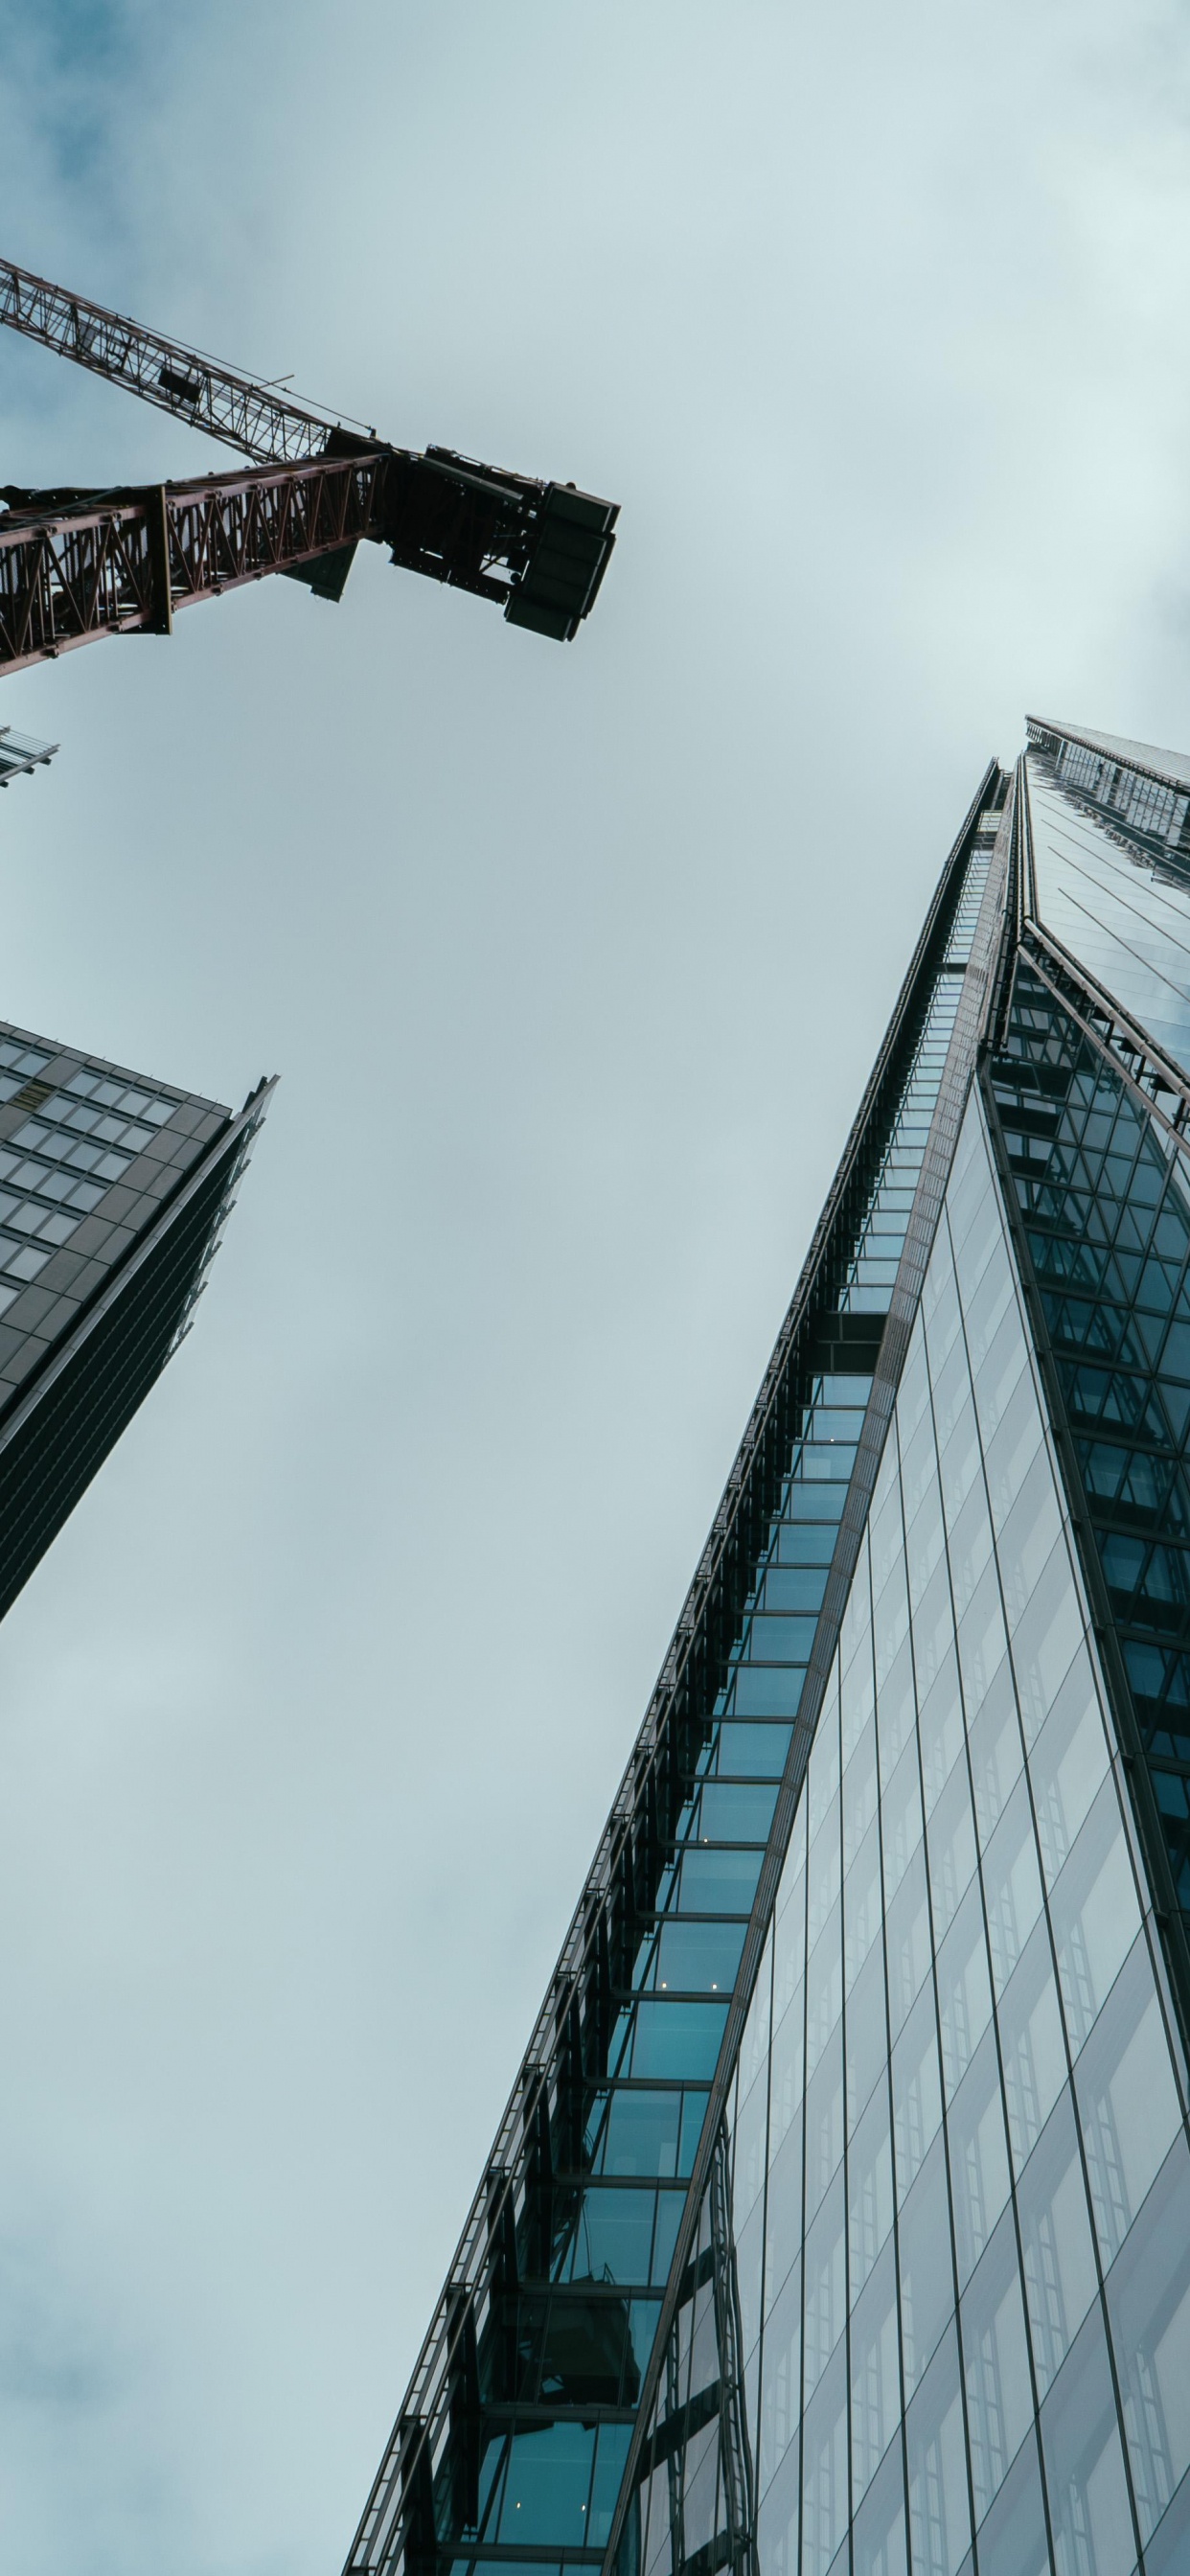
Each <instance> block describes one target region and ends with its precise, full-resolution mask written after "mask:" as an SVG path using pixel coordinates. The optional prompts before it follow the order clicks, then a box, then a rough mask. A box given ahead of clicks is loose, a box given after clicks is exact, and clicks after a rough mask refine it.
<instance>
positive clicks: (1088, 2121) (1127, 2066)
mask: <svg viewBox="0 0 1190 2576" xmlns="http://www.w3.org/2000/svg"><path fill="white" fill-rule="evenodd" d="M1075 2092H1076V2094H1077V2096H1078V2108H1079V2118H1080V2120H1081V2122H1082V2131H1083V2142H1084V2144H1085V2146H1086V2150H1087V2167H1088V2171H1089V2173H1090V2177H1091V2206H1092V2209H1093V2211H1094V2215H1095V2227H1096V2232H1097V2234H1098V2237H1099V2250H1100V2253H1101V2255H1102V2258H1103V2263H1104V2266H1105V2268H1106V2266H1107V2265H1108V2264H1109V2263H1111V2262H1112V2261H1113V2259H1114V2257H1115V2255H1116V2254H1117V2253H1118V2251H1119V2249H1120V2246H1121V2245H1122V2244H1123V2241H1124V2238H1125V2236H1126V2234H1127V2232H1128V2229H1129V2227H1130V2226H1131V2224H1132V2221H1133V2219H1134V2218H1135V2216H1136V2214H1137V2211H1138V2210H1139V2208H1140V2205H1141V2202H1142V2201H1143V2199H1144V2197H1145V2194H1146V2192H1147V2191H1148V2188H1149V2185H1150V2183H1151V2182H1152V2181H1153V2178H1154V2176H1155V2174H1156V2172H1157V2169H1158V2167H1159V2165H1160V2164H1161V2161H1162V2158H1163V2157H1164V2155H1165V2152H1166V2149H1167V2147H1169V2145H1170V2144H1171V2142H1172V2140H1173V2139H1174V2138H1175V2137H1176V2136H1177V2134H1178V2132H1179V2130H1180V2128H1181V2125H1182V2123H1181V2112H1180V2109H1179V2106H1178V2097H1177V2090H1176V2087H1175V2084H1174V2079H1173V2069H1172V2067H1171V2065H1170V2057H1169V2043H1168V2040H1167V2038H1166V2034H1165V2025H1164V2022H1163V2021H1162V2018H1161V2009H1160V2006H1159V2004H1158V2001H1157V1990H1156V1987H1155V1986H1154V1983H1153V1971H1152V1966H1151V1964H1150V1960H1149V1954H1148V1950H1147V1948H1146V1946H1145V1941H1144V1936H1143V1934H1141V1935H1138V1937H1137V1939H1136V1941H1135V1942H1134V1943H1133V1946H1132V1950H1131V1952H1130V1954H1129V1957H1128V1959H1127V1961H1126V1962H1125V1965H1124V1967H1123V1968H1122V1969H1121V1971H1120V1974H1119V1976H1118V1977H1117V1979H1116V1982H1115V1985H1114V1986H1113V1987H1112V1990H1111V1993H1110V1995H1109V1996H1108V1999H1107V2002H1106V2004H1105V2005H1104V2008H1103V2011H1102V2012H1101V2014H1100V2016H1099V2019H1098V2021H1097V2022H1096V2024H1095V2028H1094V2030H1093V2031H1092V2033H1091V2036H1090V2038H1089V2040H1088V2041H1087V2044H1086V2047H1085V2048H1084V2050H1083V2052H1082V2055H1081V2057H1080V2058H1079V2061H1078V2065H1077V2067H1076V2068H1075Z"/></svg>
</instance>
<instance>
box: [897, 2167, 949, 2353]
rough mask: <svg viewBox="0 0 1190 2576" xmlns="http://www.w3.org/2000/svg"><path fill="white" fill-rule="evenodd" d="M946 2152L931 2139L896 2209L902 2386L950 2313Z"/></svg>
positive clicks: (940, 2331)
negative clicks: (898, 2244) (924, 2156)
mask: <svg viewBox="0 0 1190 2576" xmlns="http://www.w3.org/2000/svg"><path fill="white" fill-rule="evenodd" d="M947 2209H948V2196H947V2189H946V2156H945V2151H944V2149H943V2144H942V2140H941V2138H940V2137H939V2138H935V2140H934V2144H933V2146H932V2147H931V2149H930V2152H929V2155H928V2156H927V2157H926V2160H925V2163H924V2165H923V2166H922V2169H921V2172H920V2173H919V2174H918V2177H917V2180H916V2182H915V2183H914V2185H913V2188H912V2190H911V2192H910V2193H909V2196H908V2199H907V2200H906V2201H905V2202H904V2203H903V2206H902V2209H901V2217H900V2224H899V2227H898V2235H899V2238H900V2250H901V2345H902V2351H903V2355H904V2363H905V2391H906V2395H911V2394H912V2391H913V2390H914V2389H915V2388H916V2387H917V2386H918V2385H919V2383H920V2381H921V2378H922V2376H923V2374H924V2372H925V2369H926V2366H927V2364H928V2362H929V2360H930V2356H931V2354H932V2353H933V2351H934V2349H935V2347H936V2345H937V2342H938V2338H939V2336H940V2334H941V2333H942V2329H943V2327H944V2326H945V2325H946V2323H947V2321H948V2319H949V2318H950V2317H952V2316H953V2314H954V2305H955V2291H954V2268H953V2265H952V2262H951V2252H950V2223H949V2218H948V2216H947Z"/></svg>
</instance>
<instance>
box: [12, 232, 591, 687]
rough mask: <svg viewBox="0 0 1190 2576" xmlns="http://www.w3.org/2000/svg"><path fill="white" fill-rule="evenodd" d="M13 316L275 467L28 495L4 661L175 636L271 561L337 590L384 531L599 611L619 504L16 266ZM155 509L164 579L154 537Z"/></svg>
mask: <svg viewBox="0 0 1190 2576" xmlns="http://www.w3.org/2000/svg"><path fill="white" fill-rule="evenodd" d="M0 322H2V323H4V324H6V325H7V326H8V327H9V328H10V329H12V330H15V331H19V332H21V333H22V334H23V335H24V337H26V338H28V339H32V340H35V341H38V342H39V343H40V344H41V345H42V346H43V347H45V348H49V349H53V350H55V351H56V352H57V353H58V354H59V355H60V356H63V357H68V358H71V359H72V360H73V361H74V362H75V364H76V365H79V366H84V367H86V368H88V369H89V370H90V372H91V373H92V374H96V375H102V376H106V377H107V378H108V380H109V382H111V383H114V384H120V385H123V386H125V387H126V388H127V389H128V390H129V391H130V392H133V393H136V394H139V395H140V397H141V399H142V400H143V401H146V402H151V403H153V404H155V405H156V406H157V408H158V409H159V410H163V411H168V412H171V413H172V414H173V416H174V417H175V418H176V419H182V420H185V421H186V422H187V423H188V424H189V426H191V427H192V428H198V429H204V430H206V431H207V432H208V433H209V434H210V435H211V436H212V437H215V438H218V439H221V440H222V441H223V442H224V443H225V444H227V445H229V446H233V447H237V448H239V449H240V450H241V452H242V453H243V454H244V455H246V456H247V457H249V458H250V459H251V460H252V463H253V466H254V467H255V469H256V470H255V472H252V471H251V470H249V471H248V472H246V473H245V472H244V471H242V470H241V471H240V472H239V473H232V474H228V475H211V476H206V477H204V478H203V479H202V481H201V483H199V482H195V483H194V484H164V485H154V486H150V487H146V488H144V489H141V490H139V491H136V492H134V491H129V492H126V493H123V494H118V495H117V494H107V495H99V494H94V493H74V494H64V493H60V492H55V493H54V494H52V495H51V494H49V493H43V494H40V495H39V494H37V493H34V492H22V493H21V495H20V496H19V501H17V504H16V506H15V507H14V509H13V511H12V512H11V513H10V517H9V518H8V519H7V520H3V521H0V673H2V672H3V671H5V670H12V669H15V668H17V667H19V665H20V664H21V663H23V662H26V661H29V660H37V659H40V658H42V656H43V655H45V654H52V653H56V652H61V651H63V650H65V649H67V648H68V646H70V645H73V644H81V643H86V642H87V641H89V640H90V639H91V638H92V637H93V636H96V635H99V634H120V633H134V632H142V633H143V632H147V631H150V630H152V631H156V632H159V633H160V632H168V630H169V627H170V624H171V623H172V617H173V613H174V610H175V609H176V608H178V607H179V606H185V605H187V604H189V603H190V602H192V601H194V600H197V599H203V598H209V597H212V596H213V595H214V594H215V592H216V591H218V590H224V589H228V588H234V587H235V586H236V585H237V584H238V583H241V582H244V581H258V580H260V579H262V578H263V576H264V575H265V574H266V573H269V572H283V573H287V574H288V575H289V576H290V577H291V578H292V579H295V580H298V581H302V582H304V583H305V584H306V585H307V587H309V588H310V589H312V590H313V591H315V592H316V593H317V594H318V595H319V596H321V597H323V598H328V599H337V598H339V597H340V596H341V594H342V590H343V586H344V583H345V581H346V578H347V574H348V572H349V570H350V567H351V563H352V560H353V558H354V554H355V549H356V546H357V545H358V544H359V542H360V541H361V539H362V538H365V537H367V538H370V539H372V540H374V541H375V542H377V543H381V544H386V545H387V546H388V547H389V550H390V554H391V558H392V561H393V562H394V563H395V564H398V565H400V566H401V567H403V568H404V569H406V570H408V571H412V572H420V573H423V574H426V575H428V576H429V578H430V579H432V580H435V581H439V582H443V583H445V584H447V585H448V586H449V587H450V588H452V589H456V590H467V591H470V592H471V593H472V594H473V595H474V596H476V597H478V598H481V599H491V600H494V601H496V602H498V603H499V604H501V605H502V606H503V608H504V613H505V616H506V618H507V619H508V621H509V623H510V624H511V625H515V626H527V627H529V628H531V629H532V630H534V631H535V632H536V633H538V634H541V635H547V636H551V637H554V638H557V639H558V640H568V639H569V638H570V637H572V636H573V635H575V634H576V633H577V631H578V628H579V626H580V624H581V622H582V620H583V618H584V617H586V616H587V615H589V613H590V610H591V608H592V606H593V604H594V601H595V598H596V595H597V592H598V590H599V586H600V583H601V581H602V579H603V575H604V572H605V571H606V568H607V563H608V559H609V557H610V554H611V551H612V547H613V545H614V542H615V534H614V531H615V523H616V518H617V515H618V512H617V508H616V505H615V504H614V503H612V502H607V501H600V500H596V499H595V498H594V496H593V495H591V494H589V493H584V492H578V491H576V490H575V488H574V486H573V485H572V484H558V483H545V482H541V481H537V480H534V479H532V478H530V477H527V476H523V475H517V474H510V473H505V472H503V471H501V470H499V469H495V468H493V467H490V466H486V465H481V464H478V463H477V462H475V460H473V459H472V458H469V457H462V456H458V455H456V454H455V453H454V451H453V450H451V449H449V448H429V449H427V450H426V452H425V453H424V455H419V454H415V453H413V452H412V451H411V450H409V449H406V448H398V447H394V446H390V445H388V444H386V443H385V442H384V441H382V440H378V439H377V438H376V435H375V432H374V431H366V432H365V431H362V430H360V429H359V428H358V427H354V426H349V425H344V424H343V423H342V422H339V421H336V420H335V419H334V417H333V415H332V414H330V413H329V412H323V411H320V410H319V409H318V408H317V407H314V406H307V405H305V404H301V403H297V402H294V401H293V400H292V399H291V398H290V397H289V396H288V395H285V394H282V393H280V392H279V391H278V390H277V388H276V387H275V386H272V385H266V384H259V383H256V382H254V381H253V379H252V378H251V377H250V376H248V375H247V374H245V373H243V372H242V371H241V370H239V369H237V368H232V367H225V366H222V365H220V364H219V363H218V361H216V360H215V359H212V358H207V357H206V356H204V355H202V354H201V353H200V352H196V351H194V350H189V349H186V348H185V347H184V346H182V344H181V343H179V342H178V341H175V340H172V339H167V338H165V337H163V336H162V335H161V334H160V333H156V332H152V331H146V330H144V329H143V328H142V326H141V325H140V324H139V323H136V322H132V321H130V320H128V319H127V317H126V316H124V315H122V314H118V313H113V312H109V311H108V310H107V308H106V307H105V306H103V305H100V304H94V303H91V302H89V301H88V300H87V299H86V298H84V297H81V296H77V295H71V294H69V293H68V292H67V291H66V289H65V288H63V287H59V286H54V285H52V284H51V283H50V281H49V280H48V279H46V278H41V277H37V276H35V275H34V274H33V273H32V272H31V271H30V270H27V269H21V268H17V267H16V266H14V265H13V263H12V262H10V261H0ZM155 495H164V498H163V499H157V498H155V497H154V496H155ZM200 496H201V497H200ZM104 505H106V507H105V506H104ZM35 523H36V524H35ZM150 524H151V525H152V526H153V527H155V528H157V529H158V532H159V533H158V536H157V538H156V540H155V552H156V557H157V564H158V568H157V573H156V576H155V577H154V576H153V575H152V573H151V572H150V571H149V570H148V569H147V568H146V564H145V562H143V561H142V560H141V555H142V552H143V548H142V546H141V542H140V540H139V539H138V538H137V536H136V534H135V531H136V529H137V528H138V527H139V528H141V529H142V530H144V529H147V528H148V527H149V526H150ZM162 532H163V533H162ZM154 578H155V581H156V591H155V593H154V596H153V598H152V600H151V601H150V599H149V593H150V592H151V591H153V584H154ZM166 593H168V596H166ZM39 637H40V638H41V639H42V640H41V641H40V642H38V641H37V640H36V639H37V638H39Z"/></svg>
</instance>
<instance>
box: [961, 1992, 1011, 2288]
mask: <svg viewBox="0 0 1190 2576" xmlns="http://www.w3.org/2000/svg"><path fill="white" fill-rule="evenodd" d="M946 2125H947V2133H948V2136H949V2140H950V2174H951V2188H952V2191H953V2194H954V2220H955V2253H956V2257H957V2261H958V2269H959V2281H960V2283H962V2282H964V2281H966V2280H967V2279H968V2278H969V2276H970V2274H971V2273H972V2272H973V2271H974V2269H975V2266H976V2264H977V2262H978V2261H979V2258H980V2255H981V2254H982V2252H983V2250H984V2247H985V2245H986V2244H987V2243H988V2242H989V2239H990V2237H991V2234H992V2230H993V2228H994V2227H995V2225H996V2222H997V2220H998V2218H999V2216H1000V2213H1001V2211H1002V2210H1003V2208H1004V2206H1005V2203H1006V2201H1007V2199H1008V2141H1007V2139H1006V2137H1005V2134H1004V2103H1003V2096H1002V2094H1001V2090H1000V2067H999V2061H998V2058H997V2055H996V2035H995V2032H994V2031H991V2030H989V2031H986V2032H985V2033H984V2036H983V2038H982V2039H981V2041H980V2043H979V2046H978V2048H977V2049H976V2052H975V2055H974V2057H973V2058H972V2061H971V2064H970V2066H969V2067H968V2069H967V2072H966V2074H965V2075H964V2077H963V2080H962V2083H961V2084H960V2086H959V2089H958V2091H957V2093H956V2094H955V2097H954V2100H953V2102H952V2103H951V2106H950V2110H949V2112H948V2114H947V2123H946Z"/></svg>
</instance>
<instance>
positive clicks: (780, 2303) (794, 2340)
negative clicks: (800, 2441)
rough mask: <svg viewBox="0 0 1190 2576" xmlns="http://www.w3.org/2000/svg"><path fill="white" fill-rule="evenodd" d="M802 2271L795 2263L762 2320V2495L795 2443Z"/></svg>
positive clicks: (799, 2394)
mask: <svg viewBox="0 0 1190 2576" xmlns="http://www.w3.org/2000/svg"><path fill="white" fill-rule="evenodd" d="M801 2372H802V2269H801V2264H800V2262H799V2263H796V2264H795V2265H794V2267H793V2269H792V2271H791V2272H790V2273H789V2275H788V2277H787V2278H786V2280H785V2282H784V2284H783V2286H782V2288H781V2290H780V2291H779V2293H778V2295H777V2297H776V2299H775V2300H774V2302H773V2305H772V2307H771V2309H770V2310H769V2312H768V2315H767V2316H766V2319H765V2328H764V2373H763V2377H762V2380H761V2390H762V2395H761V2409H760V2465H759V2478H758V2483H759V2488H760V2493H761V2495H763V2494H764V2492H765V2489H766V2488H767V2486H768V2484H769V2481H770V2479H771V2478H773V2477H775V2475H776V2473H777V2470H778V2469H779V2468H780V2466H781V2462H782V2460H783V2459H784V2457H785V2454H786V2452H787V2451H788V2449H789V2446H790V2443H791V2442H793V2441H794V2440H795V2437H796V2434H797V2428H798V2419H799V2417H800V2414H801V2404H802V2385H801Z"/></svg>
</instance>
